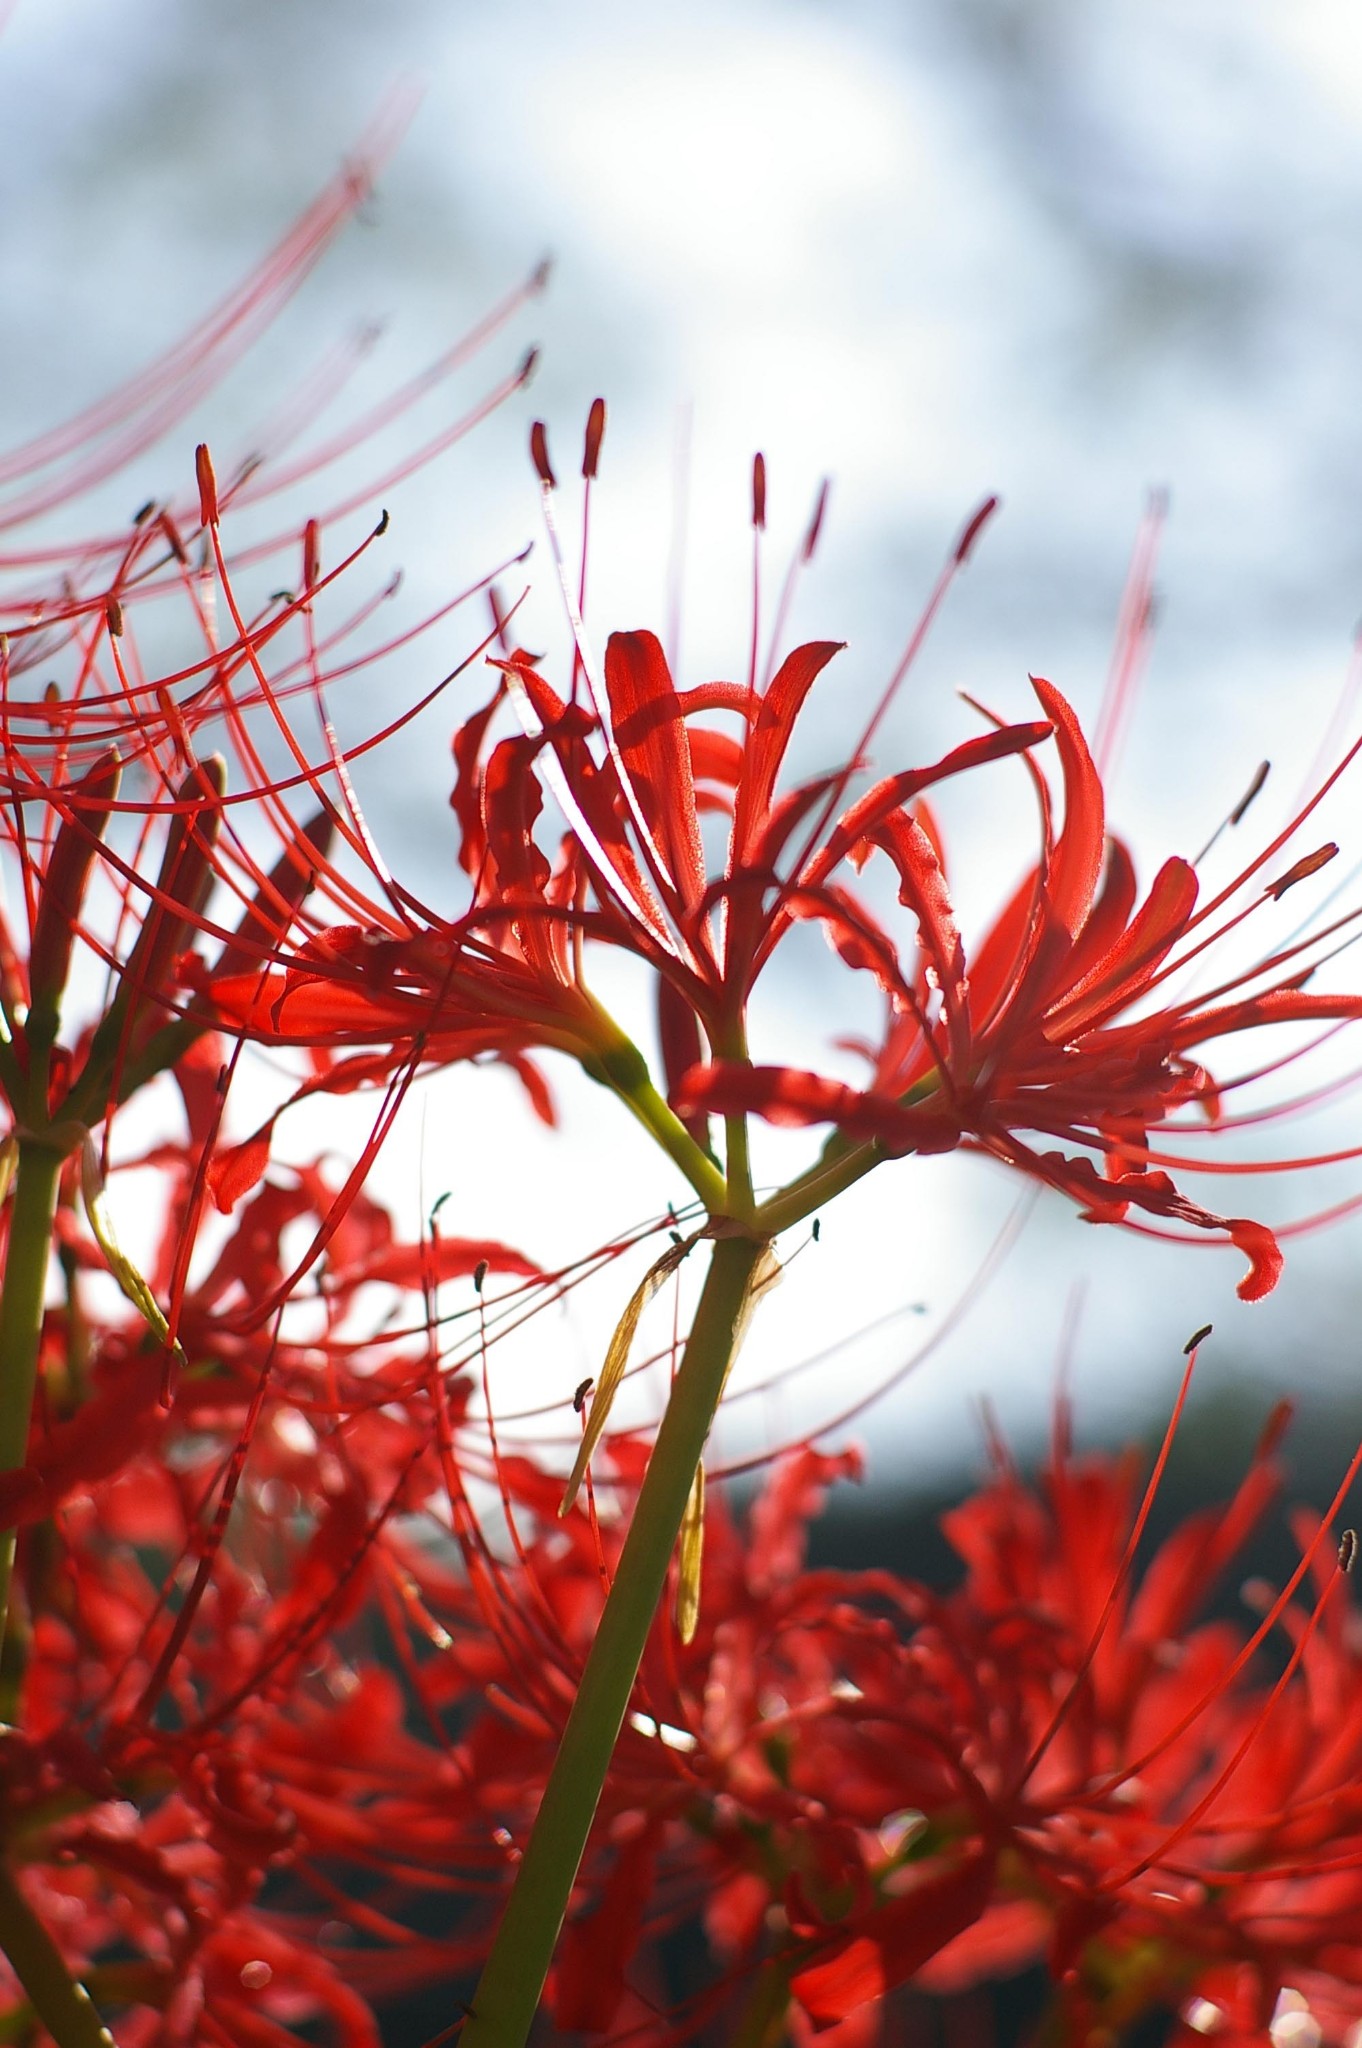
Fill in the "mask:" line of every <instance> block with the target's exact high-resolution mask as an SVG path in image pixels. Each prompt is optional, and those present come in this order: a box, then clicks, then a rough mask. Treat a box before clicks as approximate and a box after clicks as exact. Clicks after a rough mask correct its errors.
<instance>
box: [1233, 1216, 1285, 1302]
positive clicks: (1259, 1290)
mask: <svg viewBox="0 0 1362 2048" xmlns="http://www.w3.org/2000/svg"><path fill="white" fill-rule="evenodd" d="M1226 1227H1227V1229H1228V1230H1229V1233H1230V1236H1231V1238H1232V1239H1233V1240H1234V1242H1235V1244H1237V1245H1238V1247H1239V1249H1240V1251H1241V1252H1243V1254H1244V1255H1245V1257H1246V1258H1247V1259H1248V1262H1249V1270H1248V1272H1247V1273H1245V1275H1244V1277H1243V1279H1242V1280H1241V1281H1240V1282H1239V1285H1238V1287H1237V1288H1236V1289H1235V1292H1236V1294H1237V1295H1238V1296H1239V1299H1240V1300H1241V1301H1261V1300H1262V1298H1263V1296H1264V1295H1265V1294H1271V1292H1272V1290H1273V1288H1274V1287H1275V1286H1276V1285H1277V1282H1278V1280H1279V1279H1280V1278H1281V1273H1282V1267H1283V1265H1284V1264H1285V1263H1286V1261H1285V1260H1284V1259H1283V1257H1282V1249H1281V1246H1280V1245H1279V1244H1278V1242H1277V1240H1276V1238H1275V1237H1274V1236H1273V1235H1272V1232H1271V1231H1270V1230H1269V1229H1268V1228H1267V1225H1266V1224H1264V1223H1254V1222H1253V1221H1252V1220H1251V1219H1250V1218H1249V1217H1247V1216H1230V1217H1227V1218H1226Z"/></svg>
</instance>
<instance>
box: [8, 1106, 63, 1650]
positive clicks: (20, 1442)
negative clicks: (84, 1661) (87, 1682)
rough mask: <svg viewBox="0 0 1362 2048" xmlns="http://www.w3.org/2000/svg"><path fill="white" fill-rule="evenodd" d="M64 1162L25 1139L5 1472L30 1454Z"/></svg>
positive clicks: (11, 1278) (13, 1234)
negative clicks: (49, 1262)
mask: <svg viewBox="0 0 1362 2048" xmlns="http://www.w3.org/2000/svg"><path fill="white" fill-rule="evenodd" d="M61 1166H62V1159H61V1154H60V1152H58V1151H55V1150H54V1149H52V1148H51V1147H49V1146H46V1145H39V1144H35V1143H33V1142H32V1140H29V1141H28V1142H25V1141H23V1140H22V1139H21V1140H20V1144H19V1167H18V1172H17V1173H16V1175H15V1180H14V1207H13V1209H12V1211H11V1214H10V1220H9V1250H8V1252H7V1253H6V1256H5V1277H4V1282H3V1286H0V1472H13V1471H16V1470H17V1468H18V1467H19V1466H20V1465H22V1464H23V1463H24V1461H25V1459H26V1458H27V1456H28V1428H29V1421H30V1418H31V1416H32V1413H33V1388H34V1384H35V1381H36V1379H37V1373H38V1340H39V1338H40V1337H41V1335H42V1326H43V1291H44V1288H45V1287H46V1284H47V1260H48V1254H49V1252H50V1251H51V1248H52V1223H53V1219H54V1217H55V1215H56V1213H57V1184H58V1181H59V1180H60V1178H61ZM15 1533H16V1532H15V1531H14V1530H13V1529H5V1530H4V1531H0V1649H3V1647H4V1640H5V1626H6V1622H7V1620H8V1617H9V1592H10V1578H11V1575H12V1573H13V1570H14V1543H15Z"/></svg>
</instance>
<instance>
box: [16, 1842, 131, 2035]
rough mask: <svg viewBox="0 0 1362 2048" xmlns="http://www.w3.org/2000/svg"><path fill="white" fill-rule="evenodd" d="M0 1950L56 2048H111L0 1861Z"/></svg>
mask: <svg viewBox="0 0 1362 2048" xmlns="http://www.w3.org/2000/svg"><path fill="white" fill-rule="evenodd" d="M0 1948H3V1949H4V1951H5V1954H6V1955H7V1956H8V1957H9V1960H10V1963H11V1964H12V1966H13V1969H14V1974H15V1976H16V1977H17V1978H18V1979H19V1982H20V1983H21V1984H22V1985H23V1987H24V1990H25V1991H26V1992H27V1994H28V2000H29V2003H30V2004H31V2005H32V2007H33V2010H34V2011H35V2012H36V2013H37V2015H38V2017H39V2019H40V2020H41V2021H42V2023H43V2025H44V2026H45V2027H46V2028H47V2031H48V2033H49V2034H50V2035H51V2036H52V2038H53V2040H54V2041H57V2042H60V2044H61V2048H114V2041H113V2035H112V2034H111V2033H110V2032H109V2030H108V2028H107V2027H106V2026H105V2025H104V2023H103V2021H102V2020H101V2019H100V2017H99V2014H98V2013H97V2012H96V2010H95V2007H94V2002H93V2000H92V1999H91V1997H90V1994H89V1992H88V1991H87V1990H86V1989H85V1986H84V1985H83V1984H76V1983H74V1982H73V1981H72V1979H71V1977H70V1975H69V1974H68V1972H67V1968H66V1965H65V1963H64V1962H63V1961H62V1959H61V1954H60V1952H59V1950H58V1948H57V1946H56V1943H55V1942H54V1941H53V1939H52V1937H51V1935H50V1934H49V1933H48V1931H47V1929H46V1928H45V1927H44V1926H43V1923H42V1921H41V1920H40V1919H39V1918H38V1916H37V1914H36V1913H35V1912H34V1910H33V1908H32V1907H31V1906H30V1905H29V1903H28V1900H27V1899H26V1898H25V1897H24V1895H23V1893H22V1892H21V1891H20V1889H19V1887H18V1885H17V1884H16V1883H15V1881H14V1876H13V1873H12V1872H11V1871H10V1870H9V1868H8V1867H7V1865H5V1864H4V1863H0Z"/></svg>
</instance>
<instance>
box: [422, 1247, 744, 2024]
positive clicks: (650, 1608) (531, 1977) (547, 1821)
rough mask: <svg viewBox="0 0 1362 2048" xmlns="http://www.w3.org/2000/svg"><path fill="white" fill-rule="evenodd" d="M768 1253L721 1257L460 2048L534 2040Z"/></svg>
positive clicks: (727, 1250) (719, 1251) (733, 1250)
mask: <svg viewBox="0 0 1362 2048" xmlns="http://www.w3.org/2000/svg"><path fill="white" fill-rule="evenodd" d="M762 1250H763V1247H762V1245H761V1244H760V1243H756V1242H754V1241H753V1240H752V1239H750V1238H743V1237H730V1238H720V1239H719V1240H718V1241H717V1242H716V1244H715V1246H714V1252H713V1256H712V1258H711V1260H710V1268H709V1272H708V1274H707V1275H706V1277H705V1284H704V1290H703V1292H702V1293H701V1296H700V1302H699V1306H698V1307H697V1309H696V1312H695V1321H694V1323H693V1325H692V1326H691V1333H690V1338H689V1341H688V1342H687V1344H686V1350H685V1356H684V1357H683V1358H682V1361H681V1368H680V1370H679V1372H678V1373H677V1375H676V1380H675V1382H674V1384H673V1386H672V1392H671V1399H670V1400H669V1401H668V1403H667V1412H666V1414H665V1415H664V1416H663V1418H662V1426H661V1428H660V1429H659V1431H658V1435H657V1442H656V1444H655V1445H654V1447H653V1454H652V1457H651V1458H650V1459H649V1461H648V1470H647V1473H646V1475H645V1477H644V1481H643V1486H642V1489H641V1490H640V1493H639V1497H638V1503H637V1505H636V1507H635V1509H634V1519H633V1521H632V1523H631V1524H630V1528H629V1534H628V1536H627V1537H626V1538H625V1543H624V1549H623V1552H622V1554H621V1556H620V1561H619V1566H618V1568H617V1570H616V1573H615V1580H614V1584H613V1585H612V1586H611V1588H610V1594H609V1597H608V1599H607V1600H606V1603H605V1608H604V1611H603V1613H602V1615H601V1619H600V1626H599V1627H598V1628H597V1630H596V1639H595V1641H594V1643H593V1644H592V1646H591V1652H590V1655H589V1656H588V1658H587V1661H586V1668H585V1670H584V1671H583V1673H582V1680H581V1684H580V1685H579V1686H578V1688H577V1697H576V1700H575V1701H574V1702H573V1707H572V1712H571V1714H570V1715H569V1716H568V1723H567V1727H566V1728H565V1729H564V1731H563V1739H562V1742H561V1743H560V1745H559V1749H558V1755H557V1757H556V1758H555V1759H554V1765H553V1770H552V1773H551V1774H550V1777H549V1782H548V1786H547V1788H546V1790H545V1793H544V1798H543V1801H542V1803H541V1805H540V1808H539V1814H538V1818H537V1819H536V1821H535V1824H534V1830H533V1833H532V1834H531V1836H530V1841H529V1846H528V1847H527V1849H526V1851H525V1855H524V1859H523V1861H522V1862H521V1865H520V1868H519V1870H518V1871H517V1873H516V1880H515V1885H514V1888H513V1890H512V1892H511V1897H510V1900H509V1902H508V1904H507V1907H506V1912H505V1915H504V1917H503V1919H502V1922H501V1925H500V1927H499V1928H498V1930H497V1935H496V1940H495V1941H494V1942H493V1944H492V1952H491V1954H490V1956H489V1957H488V1959H487V1967H486V1968H485V1969H484V1971H483V1973H482V1979H481V1981H480V1983H479V1985H478V1988H477V1991H476V1992H475V1993H474V1997H473V2009H472V2015H471V2017H470V2018H469V2020H468V2022H467V2024H466V2025H465V2027H464V2029H463V2032H462V2033H461V2035H460V2037H459V2043H460V2048H522V2044H523V2043H524V2041H525V2039H526V2037H527V2036H528V2034H529V2031H530V2027H531V2025H532V2023H533V2020H534V2015H535V2012H536V2010H537V2009H538V2005H539V1995H540V1992H541V1991H542V1990H543V1987H544V1979H545V1978H546V1976H547V1975H548V1969H549V1963H550V1961H551V1959H552V1956H553V1950H554V1945H555V1943H556V1942H557V1939H558V1930H559V1928H560V1927H561V1926H562V1923H563V1915H564V1913H565V1912H566V1910H567V1902H568V1896H569V1894H570V1892H571V1890H572V1886H573V1882H574V1880H575V1878H576V1875H577V1866H578V1864H579V1863H580V1862H581V1858H582V1851H583V1849H584V1848H585V1847H586V1838H587V1834H588V1832H589V1830H590V1827H591V1822H592V1818H593V1816H594V1815H595V1811H596V1804H597V1801H598V1800H599V1798H600V1794H601V1787H602V1786H603V1785H604V1783H605V1775H606V1771H607V1770H608V1769H609V1765H610V1758H611V1755H612V1753H613V1751H614V1747H615V1741H616V1738H617V1736H618V1735H619V1731H620V1726H621V1724H622V1722H623V1720H624V1715H625V1710H626V1709H627V1707H628V1705H629V1695H630V1693H631V1692H632V1690H633V1685H634V1680H635V1678H636V1676H637V1675H638V1667H639V1664H640V1662H641V1660H642V1657H643V1648H644V1644H645V1643H646V1641H647V1638H648V1630H649V1628H650V1627H651V1625H652V1621H653V1616H654V1615H655V1613H656V1611H657V1605H658V1602H659V1600H660V1599H661V1597H662V1589H663V1586H664V1584H665V1582H666V1577H667V1567H668V1564H669V1563H670V1561H671V1556H672V1551H673V1549H674V1548H675V1545H676V1539H677V1535H678V1533H679V1531H680V1528H681V1518H682V1516H683V1514H684V1513H685V1508H686V1501H687V1499H688V1497H689V1495H690V1489H691V1481H692V1480H693V1478H694V1476H695V1468H696V1466H697V1465H698V1464H699V1462H700V1453H701V1452H702V1451H703V1449H704V1445H705V1438H706V1436H707V1435H708V1434H709V1426H710V1423H711V1422H712V1421H713V1419H714V1410H715V1408H716V1407H717V1406H718V1401H719V1395H720V1392H721V1390H722V1388H723V1384H724V1379H725V1376H726V1374H727V1372H728V1367H729V1363H730V1360H731V1359H732V1356H733V1351H734V1347H735V1344H736V1342H737V1339H738V1336H739V1334H740V1327H741V1321H742V1314H743V1309H744V1306H745V1304H746V1301H747V1297H748V1291H749V1289H750V1287H751V1283H752V1278H753V1274H754V1273H755V1271H756V1268H757V1262H758V1260H759V1259H760V1258H761V1255H762Z"/></svg>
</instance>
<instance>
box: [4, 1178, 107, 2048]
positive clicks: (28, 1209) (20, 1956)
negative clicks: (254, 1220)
mask: <svg viewBox="0 0 1362 2048" xmlns="http://www.w3.org/2000/svg"><path fill="white" fill-rule="evenodd" d="M61 1167H62V1155H61V1153H60V1152H59V1151H57V1150H55V1149H54V1148H53V1147H51V1146H47V1145H40V1144H36V1143H34V1142H33V1140H31V1139H30V1140H28V1141H27V1142H24V1141H22V1140H21V1141H20V1146H19V1167H18V1172H17V1174H16V1175H15V1181H14V1207H13V1210H12V1212H11V1214H10V1222H9V1249H8V1251H7V1253H6V1256H5V1277H4V1283H3V1287H0V1472H13V1471H15V1470H17V1468H18V1467H19V1466H20V1465H22V1464H23V1463H24V1461H25V1459H26V1457H27V1455H28V1430H29V1421H30V1418H31V1415H32V1412H33V1388H34V1384H35V1381H36V1379H37V1372H38V1343H39V1339H40V1338H41V1336H42V1326H43V1292H44V1289H45V1287H46V1283H47V1260H48V1253H49V1251H50V1249H51V1245H52V1223H53V1219H54V1217H55V1215H56V1209H57V1186H58V1182H59V1181H60V1179H61ZM15 1537H16V1531H15V1530H13V1529H6V1530H4V1531H3V1533H0V1647H3V1643H4V1634H5V1625H6V1622H7V1620H8V1617H9V1594H10V1580H11V1577H12V1575H13V1571H14V1545H15ZM0 1948H3V1950H4V1952H5V1954H6V1956H7V1957H8V1958H9V1961H10V1964H11V1966H12V1968H13V1970H14V1973H15V1975H16V1976H17V1977H18V1979H19V1982H20V1983H21V1984H22V1985H23V1987H24V1990H25V1991H26V1992H27V1993H28V1997H29V2001H30V2003H31V2004H32V2006H33V2009H34V2011H35V2012H36V2013H37V2014H38V2017H39V2018H40V2019H41V2020H42V2022H43V2025H44V2026H45V2027H46V2028H47V2031H48V2033H49V2034H51V2036H52V2038H53V2039H54V2040H55V2041H58V2042H60V2044H61V2048H112V2036H111V2035H110V2033H109V2031H108V2029H107V2028H106V2027H105V2026H104V2025H103V2023H102V2022H101V2020H100V2017H99V2014H98V2013H97V2012H96V2010H95V2007H94V2005H93V2003H92V2001H91V1998H90V1994H89V1992H88V1991H86V1989H85V1987H84V1986H83V1985H81V1984H77V1983H76V1982H74V1980H73V1979H72V1978H71V1976H70V1975H69V1973H68V1971H67V1968H66V1965H65V1963H64V1962H63V1961H62V1958H61V1954H60V1951H59V1950H58V1948H57V1946H56V1944H55V1942H54V1941H53V1939H52V1937H51V1935H50V1934H49V1933H48V1931H47V1929H46V1928H45V1927H44V1926H43V1924H42V1921H41V1920H40V1919H39V1918H38V1916H37V1914H36V1913H35V1912H34V1911H33V1908H32V1907H31V1906H30V1905H29V1903H28V1901H27V1899H26V1898H25V1897H24V1895H23V1893H22V1892H21V1891H20V1890H19V1887H18V1885H17V1884H16V1883H15V1881H14V1877H13V1875H12V1873H11V1872H10V1870H9V1869H8V1867H7V1866H6V1865H5V1864H4V1863H3V1862H2V1861H0Z"/></svg>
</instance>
